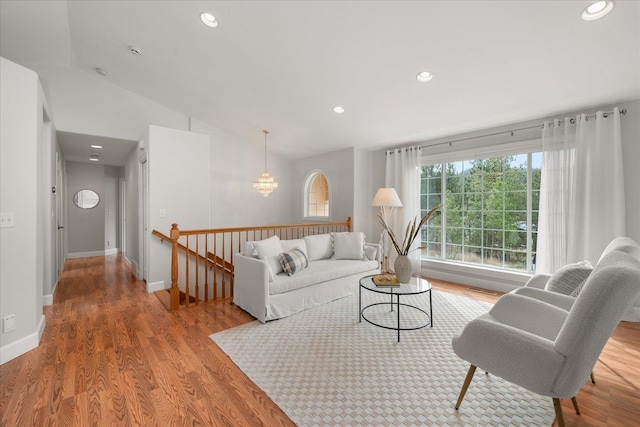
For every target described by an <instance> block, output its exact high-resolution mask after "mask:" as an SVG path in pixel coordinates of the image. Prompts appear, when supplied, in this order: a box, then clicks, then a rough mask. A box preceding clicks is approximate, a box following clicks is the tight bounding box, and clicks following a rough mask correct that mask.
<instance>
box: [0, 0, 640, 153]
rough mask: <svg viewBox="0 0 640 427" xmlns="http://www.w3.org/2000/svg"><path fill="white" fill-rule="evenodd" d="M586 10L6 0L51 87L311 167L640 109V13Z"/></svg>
mask: <svg viewBox="0 0 640 427" xmlns="http://www.w3.org/2000/svg"><path fill="white" fill-rule="evenodd" d="M588 4H589V2H588V1H581V0H580V1H579V0H570V1H482V2H480V1H69V2H64V1H5V0H3V1H2V2H1V3H0V6H1V9H0V13H1V15H0V19H1V21H0V23H1V29H0V31H1V32H0V54H1V55H2V56H4V57H5V58H7V59H10V60H12V61H14V62H17V63H20V64H22V65H25V66H26V67H30V66H31V67H33V68H35V69H36V70H38V69H40V70H41V71H40V77H41V79H43V81H44V82H45V84H46V83H47V78H48V75H47V70H48V69H50V68H47V67H43V66H56V67H62V68H63V69H67V70H69V72H71V71H73V72H78V70H80V71H82V72H85V73H90V74H91V75H93V76H96V73H95V68H96V67H99V68H102V69H104V70H105V71H106V72H107V73H108V75H107V76H106V77H100V78H103V79H107V80H108V81H109V82H111V83H113V84H116V85H118V86H121V87H122V88H125V89H127V90H129V91H132V92H135V93H137V94H139V95H140V96H142V97H144V98H147V99H149V100H152V101H154V102H156V103H158V104H161V105H164V106H166V107H168V108H170V109H173V110H176V111H179V112H181V113H183V114H185V115H187V116H188V117H192V118H194V119H197V120H200V121H203V122H206V123H209V124H211V125H212V126H215V127H216V128H219V129H222V130H224V131H227V132H229V133H231V134H233V135H236V136H237V137H238V138H241V139H243V140H247V141H256V143H258V144H259V143H260V142H261V141H262V133H261V130H262V129H269V130H270V131H271V135H270V146H269V147H270V149H271V150H273V151H275V152H279V153H280V154H282V155H286V156H289V157H291V158H301V157H305V156H310V155H315V154H319V153H323V152H328V151H333V150H336V149H340V148H344V147H360V148H366V149H381V148H387V147H391V146H394V145H399V144H405V143H410V142H417V141H425V140H428V139H432V138H436V137H440V136H445V135H451V134H456V133H462V132H466V131H471V130H477V129H482V128H488V127H492V126H498V125H503V124H508V123H513V122H518V121H522V120H526V119H533V118H537V117H542V116H546V115H552V114H560V113H563V112H567V111H572V110H575V109H580V108H585V107H590V106H596V105H601V104H606V103H613V102H619V101H624V100H630V99H638V98H640V2H638V1H618V2H617V3H616V7H615V8H614V10H613V12H612V13H611V14H609V15H608V16H606V17H605V18H603V19H601V20H598V21H594V22H585V21H583V20H581V19H580V13H581V12H582V10H583V9H584V8H585V7H586V6H587V5H588ZM205 11H206V12H210V13H211V14H213V15H215V17H216V19H217V21H218V26H217V27H216V28H209V27H206V26H204V25H203V24H202V22H201V21H200V18H199V15H200V13H201V12H205ZM129 46H135V47H136V48H138V49H139V50H140V51H141V53H140V54H139V55H133V54H132V53H131V52H130V50H129ZM424 70H428V71H430V72H432V73H433V76H434V77H433V79H432V80H431V81H430V82H428V83H420V82H418V81H417V80H416V74H418V73H419V72H421V71H424ZM336 105H339V106H342V107H344V109H345V112H344V113H343V114H336V113H334V112H333V111H332V107H334V106H336ZM53 107H54V109H55V108H56V105H55V102H54V106H53ZM54 114H55V111H54ZM65 130H67V129H65ZM69 131H73V130H69ZM103 136H111V135H103ZM114 136H115V135H114ZM116 137H121V136H116Z"/></svg>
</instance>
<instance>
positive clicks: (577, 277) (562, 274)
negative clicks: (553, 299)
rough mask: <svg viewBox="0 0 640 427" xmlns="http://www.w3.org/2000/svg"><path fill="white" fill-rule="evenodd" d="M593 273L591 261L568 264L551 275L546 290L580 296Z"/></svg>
mask: <svg viewBox="0 0 640 427" xmlns="http://www.w3.org/2000/svg"><path fill="white" fill-rule="evenodd" d="M591 271H593V266H592V265H591V263H590V262H589V261H582V262H578V263H575V264H567V265H565V266H564V267H562V268H561V269H560V270H558V271H556V272H555V273H553V274H552V275H551V277H550V278H549V281H548V282H547V284H546V285H545V287H544V290H545V291H552V292H557V293H559V294H563V295H571V294H574V295H573V296H578V293H579V292H580V290H582V286H583V285H584V283H585V282H586V281H587V279H588V278H589V275H590V274H591Z"/></svg>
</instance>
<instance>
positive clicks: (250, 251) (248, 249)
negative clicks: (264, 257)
mask: <svg viewBox="0 0 640 427" xmlns="http://www.w3.org/2000/svg"><path fill="white" fill-rule="evenodd" d="M253 243H254V242H253V241H248V242H245V243H244V251H242V254H243V255H244V256H248V257H251V258H258V252H256V248H255V246H253Z"/></svg>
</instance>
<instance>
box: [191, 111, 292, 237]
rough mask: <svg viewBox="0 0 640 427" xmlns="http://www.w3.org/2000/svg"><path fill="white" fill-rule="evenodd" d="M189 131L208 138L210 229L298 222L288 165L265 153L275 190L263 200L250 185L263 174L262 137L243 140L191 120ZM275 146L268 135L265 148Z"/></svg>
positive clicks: (274, 135) (278, 158)
mask: <svg viewBox="0 0 640 427" xmlns="http://www.w3.org/2000/svg"><path fill="white" fill-rule="evenodd" d="M191 130H192V131H194V132H200V133H204V134H208V135H210V137H211V163H210V167H211V227H212V228H224V227H244V226H250V225H269V224H289V223H291V222H296V221H299V218H297V217H294V215H293V213H292V205H291V191H292V185H293V186H295V184H293V183H292V180H291V162H290V161H289V160H287V159H284V158H282V157H279V156H277V155H274V154H273V153H270V152H268V153H267V162H268V164H267V168H268V171H269V174H270V175H271V176H273V177H274V178H275V180H276V182H278V188H277V189H276V190H275V191H274V192H273V193H271V194H270V195H269V197H264V196H263V195H262V194H260V193H258V192H257V191H256V190H255V189H254V188H253V182H254V181H255V180H256V178H258V176H259V175H260V174H262V172H264V136H263V134H262V132H261V131H257V132H256V139H255V141H244V140H241V139H239V138H237V137H235V136H232V135H230V134H228V133H226V132H224V131H220V130H218V129H216V128H214V127H212V126H210V125H208V124H206V123H203V122H199V121H197V120H193V119H192V121H191ZM271 144H277V133H273V134H270V135H269V139H268V140H267V149H268V148H269V147H270V146H271Z"/></svg>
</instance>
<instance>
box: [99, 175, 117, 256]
mask: <svg viewBox="0 0 640 427" xmlns="http://www.w3.org/2000/svg"><path fill="white" fill-rule="evenodd" d="M119 179H120V168H118V167H115V166H105V167H104V240H103V244H104V250H105V253H106V254H112V253H116V252H117V249H118V247H119V239H118V236H119V229H120V228H119V226H118V225H119V224H118V211H119V205H120V203H119V199H120V198H119V194H120V187H119Z"/></svg>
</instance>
